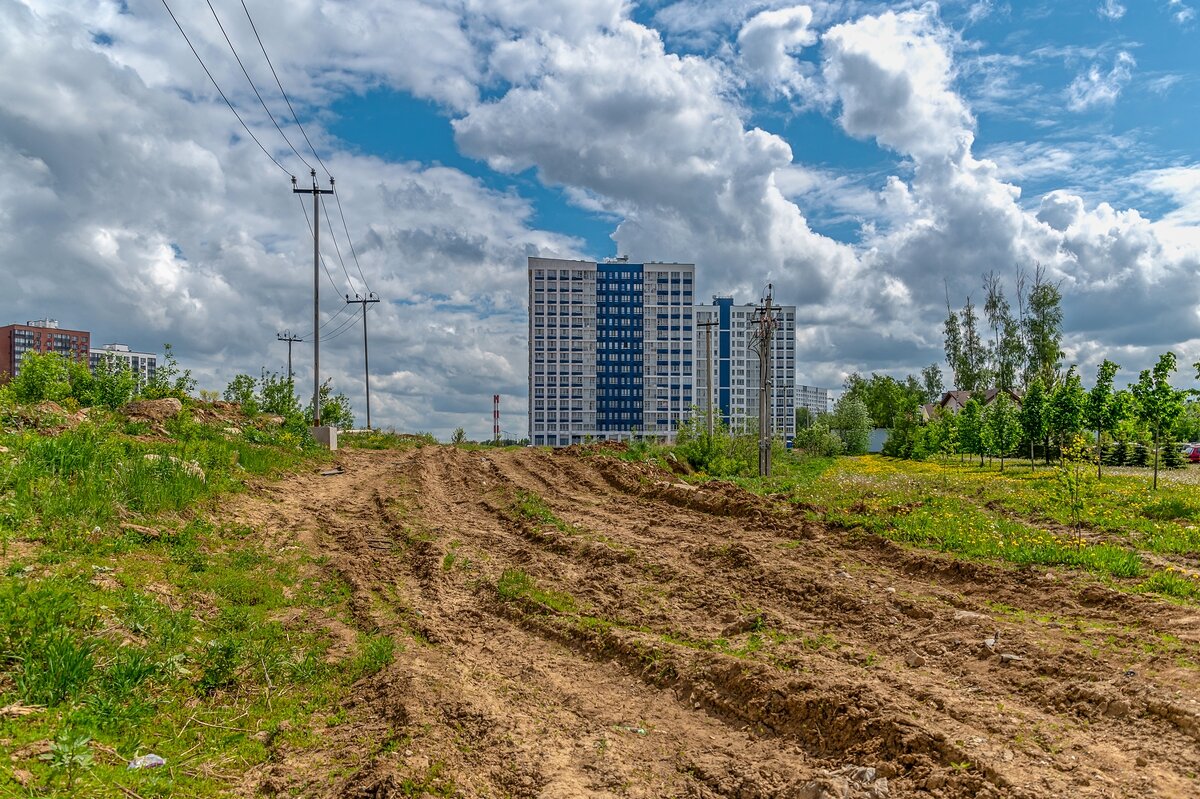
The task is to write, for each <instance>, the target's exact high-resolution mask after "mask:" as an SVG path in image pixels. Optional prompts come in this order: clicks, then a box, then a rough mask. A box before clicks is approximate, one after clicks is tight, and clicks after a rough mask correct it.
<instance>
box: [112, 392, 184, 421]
mask: <svg viewBox="0 0 1200 799" xmlns="http://www.w3.org/2000/svg"><path fill="white" fill-rule="evenodd" d="M181 411H183V403H182V402H180V401H179V400H177V399H175V398H174V397H165V398H163V399H153V400H138V401H137V402H131V403H129V404H128V405H126V406H125V407H123V408H122V409H121V413H123V414H124V415H125V418H127V419H129V420H130V421H133V422H150V423H151V424H156V425H161V424H163V423H164V422H166V421H168V420H170V419H174V418H175V417H176V416H178V415H179V414H180V412H181Z"/></svg>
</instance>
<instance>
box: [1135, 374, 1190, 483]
mask: <svg viewBox="0 0 1200 799" xmlns="http://www.w3.org/2000/svg"><path fill="white" fill-rule="evenodd" d="M1175 369H1176V358H1175V353H1173V352H1164V353H1163V354H1162V355H1161V356H1159V358H1158V363H1157V364H1155V365H1154V370H1153V372H1152V371H1151V370H1149V369H1143V370H1142V372H1141V374H1140V375H1139V376H1138V381H1137V382H1136V383H1134V384H1133V385H1131V386H1130V387H1129V391H1130V393H1131V394H1133V397H1134V399H1135V400H1137V415H1138V418H1139V419H1141V420H1142V422H1144V423H1145V424H1146V426H1147V427H1149V428H1150V431H1151V433H1152V434H1153V435H1154V485H1153V487H1154V490H1155V491H1157V490H1158V442H1159V440H1160V439H1161V436H1162V433H1163V432H1164V431H1166V430H1170V429H1171V426H1172V425H1174V424H1175V420H1176V419H1177V418H1178V417H1179V415H1180V414H1181V413H1182V412H1183V400H1184V397H1185V396H1186V392H1183V391H1179V390H1177V389H1176V388H1175V387H1174V386H1172V385H1171V375H1172V374H1173V373H1174V372H1175Z"/></svg>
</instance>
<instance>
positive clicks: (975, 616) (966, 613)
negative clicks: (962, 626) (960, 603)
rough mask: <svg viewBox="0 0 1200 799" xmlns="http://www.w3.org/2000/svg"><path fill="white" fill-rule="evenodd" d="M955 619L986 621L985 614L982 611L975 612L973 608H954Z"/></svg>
mask: <svg viewBox="0 0 1200 799" xmlns="http://www.w3.org/2000/svg"><path fill="white" fill-rule="evenodd" d="M954 620H955V621H986V620H987V616H985V615H983V614H982V613H976V612H975V611H973V610H956V611H954Z"/></svg>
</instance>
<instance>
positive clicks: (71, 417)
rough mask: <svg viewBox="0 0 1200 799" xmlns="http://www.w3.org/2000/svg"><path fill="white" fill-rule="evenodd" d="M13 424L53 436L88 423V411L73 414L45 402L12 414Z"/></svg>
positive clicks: (49, 402)
mask: <svg viewBox="0 0 1200 799" xmlns="http://www.w3.org/2000/svg"><path fill="white" fill-rule="evenodd" d="M12 417H13V422H15V423H16V425H17V426H19V427H31V428H35V429H37V430H40V431H42V432H44V433H49V434H51V435H53V434H55V433H61V432H62V431H63V430H70V429H72V428H75V427H78V426H79V425H81V424H83V422H85V421H87V411H86V409H85V410H80V411H75V412H73V413H72V412H71V411H68V410H67V409H66V408H64V407H63V406H61V405H59V404H58V403H57V402H52V401H50V400H45V401H43V402H39V403H37V404H36V405H26V406H22V407H19V408H16V409H14V410H13V412H12Z"/></svg>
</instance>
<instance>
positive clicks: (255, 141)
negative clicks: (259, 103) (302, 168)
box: [162, 0, 303, 177]
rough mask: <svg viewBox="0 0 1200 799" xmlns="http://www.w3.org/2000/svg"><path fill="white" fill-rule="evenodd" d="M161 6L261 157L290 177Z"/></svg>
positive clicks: (173, 18) (173, 13) (165, 4)
mask: <svg viewBox="0 0 1200 799" xmlns="http://www.w3.org/2000/svg"><path fill="white" fill-rule="evenodd" d="M162 4H163V8H165V9H167V13H168V14H170V15H171V21H172V22H174V23H175V27H176V28H179V33H180V34H181V35H182V36H183V40H184V41H185V42H187V46H188V47H190V48H191V50H192V55H194V56H196V60H197V61H199V62H200V66H201V68H203V69H204V74H205V75H208V79H209V80H210V81H212V85H213V86H214V87H215V88H216V90H217V93H218V94H220V95H221V99H222V100H224V101H225V105H227V106H229V110H230V111H232V112H233V115H234V116H235V117H237V120H238V122H241V123H242V127H243V128H245V129H246V133H248V134H250V138H251V139H254V143H255V144H257V145H258V149H260V150H262V151H263V155H265V156H266V157H267V158H270V159H271V162H272V163H274V164H275V166H277V167H279V169H280V171H282V172H283V173H284V174H285V175H287V176H288V177H292V173H291V172H290V171H289V170H288V169H287V167H285V166H284V165H283V164H281V163H279V161H278V160H277V159H276V158H275V156H273V155H271V152H270V151H269V150H268V149H267V148H266V147H264V146H263V143H262V142H261V141H259V140H258V137H257V136H255V135H254V131H252V130H250V126H249V125H247V124H246V120H244V119H242V115H241V114H239V113H238V111H237V109H236V108H234V107H233V103H231V102H229V98H228V97H226V96H225V92H223V91H221V85H220V84H219V83H217V79H216V78H214V77H213V74H212V72H210V71H209V69H208V66H207V65H206V64H205V63H204V59H203V58H201V57H200V53H198V52H196V47H195V45H193V44H192V40H191V39H189V38H188V35H187V33H185V32H184V30H183V26H182V25H180V24H179V20H178V19H176V18H175V12H174V11H172V10H171V7H170V6H169V5H167V0H162ZM272 121H274V120H272ZM301 160H303V159H301Z"/></svg>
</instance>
